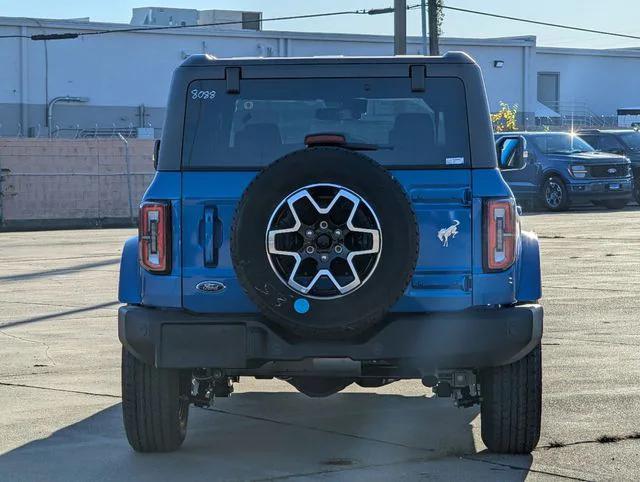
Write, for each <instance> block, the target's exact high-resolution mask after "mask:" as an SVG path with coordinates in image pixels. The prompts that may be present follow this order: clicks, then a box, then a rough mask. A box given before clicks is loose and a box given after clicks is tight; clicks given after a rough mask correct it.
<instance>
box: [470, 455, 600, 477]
mask: <svg viewBox="0 0 640 482" xmlns="http://www.w3.org/2000/svg"><path fill="white" fill-rule="evenodd" d="M461 458H462V459H464V460H471V461H473V462H481V463H483V464H489V465H495V466H497V467H503V468H506V469H510V470H517V471H519V472H526V473H532V474H540V475H550V476H552V477H558V478H560V479H566V480H578V481H580V482H590V479H582V478H580V477H572V476H570V475H563V474H559V473H557V472H550V471H548V470H540V469H532V468H531V467H521V466H518V465H513V464H507V463H504V462H496V461H494V460H483V459H479V458H477V457H473V456H463V457H461Z"/></svg>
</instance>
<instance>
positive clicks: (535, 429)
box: [480, 345, 542, 454]
mask: <svg viewBox="0 0 640 482" xmlns="http://www.w3.org/2000/svg"><path fill="white" fill-rule="evenodd" d="M541 361H542V353H541V348H540V345H538V346H536V347H535V348H534V349H533V350H532V351H531V352H530V353H529V354H528V355H527V356H525V357H524V358H523V359H521V360H518V361H517V362H514V363H512V364H510V365H506V366H502V367H494V368H488V369H485V370H482V371H481V373H480V390H481V393H482V403H481V425H482V441H483V442H484V444H485V445H486V446H487V448H488V449H489V450H490V451H491V452H496V453H502V454H529V453H531V452H532V451H533V449H535V448H536V446H537V445H538V441H539V440H540V421H541V414H542V363H541Z"/></svg>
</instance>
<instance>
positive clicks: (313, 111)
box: [182, 78, 470, 169]
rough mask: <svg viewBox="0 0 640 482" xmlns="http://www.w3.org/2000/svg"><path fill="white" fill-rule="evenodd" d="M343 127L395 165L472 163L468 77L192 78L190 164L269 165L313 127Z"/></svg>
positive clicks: (350, 138) (186, 158)
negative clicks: (418, 85)
mask: <svg viewBox="0 0 640 482" xmlns="http://www.w3.org/2000/svg"><path fill="white" fill-rule="evenodd" d="M318 133H340V134H343V135H344V136H345V138H346V140H347V142H350V143H358V144H370V145H372V147H375V148H376V150H372V151H367V155H370V156H371V157H372V158H374V159H375V160H376V161H378V162H380V163H381V164H384V165H387V166H390V165H393V166H397V167H401V166H407V167H411V166H432V167H465V166H469V163H470V159H469V133H468V123H467V110H466V101H465V94H464V85H463V83H462V81H461V80H460V79H457V78H437V79H434V78H429V79H427V83H426V92H412V91H411V86H410V79H408V78H406V79H398V78H395V79H392V78H373V79H365V78H357V79H354V78H351V79H284V80H283V79H278V80H266V79H265V80H262V79H261V80H243V81H242V84H241V92H240V94H228V93H227V92H226V82H225V81H224V80H199V81H194V82H192V83H191V84H190V85H189V91H188V92H187V108H186V116H185V126H184V136H183V146H182V154H183V158H182V165H183V167H184V168H187V169H189V168H191V169H206V168H229V169H233V168H261V167H263V166H265V165H267V164H269V163H271V162H273V161H274V160H275V159H277V158H279V157H281V156H283V155H284V154H286V153H288V152H291V151H295V150H298V149H302V148H304V138H305V136H307V135H309V134H318Z"/></svg>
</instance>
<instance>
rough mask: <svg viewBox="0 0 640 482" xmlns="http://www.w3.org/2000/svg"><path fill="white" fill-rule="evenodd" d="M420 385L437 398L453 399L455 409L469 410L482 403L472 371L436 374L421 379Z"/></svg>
mask: <svg viewBox="0 0 640 482" xmlns="http://www.w3.org/2000/svg"><path fill="white" fill-rule="evenodd" d="M422 384H423V385H424V386H425V387H429V388H431V389H432V390H433V393H434V394H435V395H436V396H437V397H438V398H453V399H454V403H455V405H456V407H459V408H469V407H473V406H474V405H479V404H480V402H481V401H482V398H481V396H480V387H479V386H478V384H477V383H476V375H475V373H474V372H473V371H455V372H438V373H437V374H428V375H424V376H423V377H422Z"/></svg>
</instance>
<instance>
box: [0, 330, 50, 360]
mask: <svg viewBox="0 0 640 482" xmlns="http://www.w3.org/2000/svg"><path fill="white" fill-rule="evenodd" d="M0 334H2V335H4V336H6V337H9V338H13V339H15V340H19V341H24V342H26V343H34V344H36V345H41V346H44V356H45V357H46V358H47V360H49V361H50V362H51V364H52V365H53V366H56V361H55V360H54V359H53V357H52V356H51V355H50V354H49V350H51V345H49V344H48V343H45V342H44V341H38V340H31V339H29V338H23V337H21V336H18V335H11V334H9V333H6V332H4V331H2V330H0ZM44 366H48V365H44Z"/></svg>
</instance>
